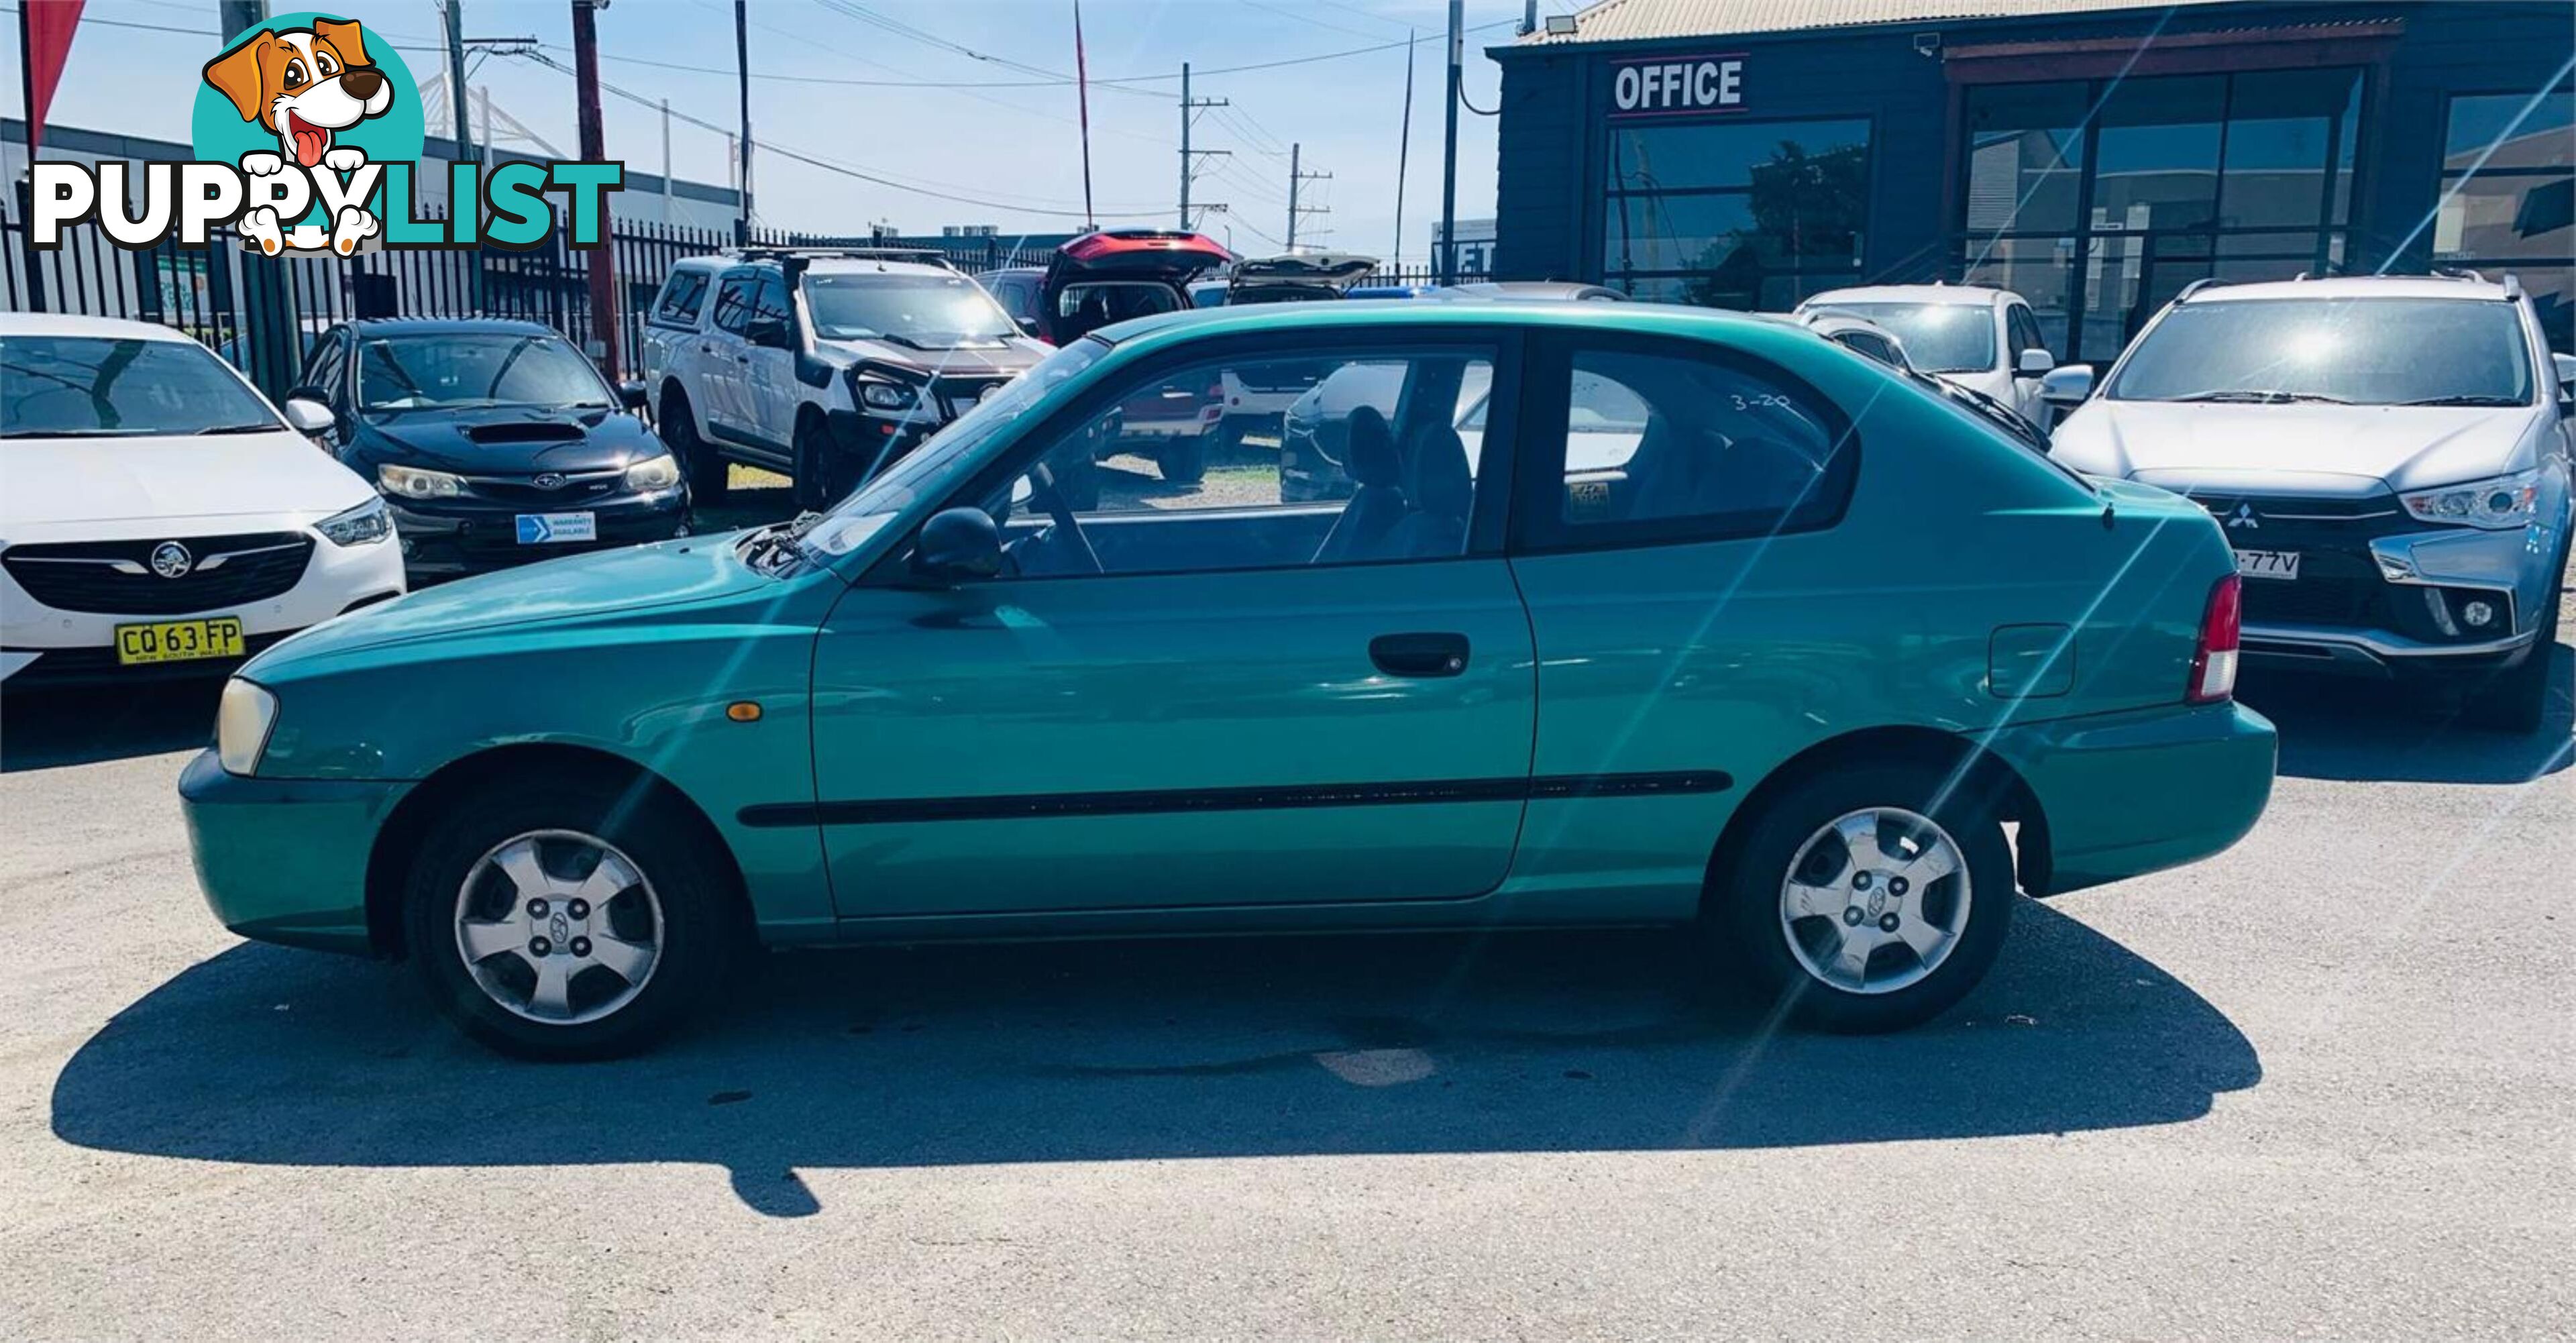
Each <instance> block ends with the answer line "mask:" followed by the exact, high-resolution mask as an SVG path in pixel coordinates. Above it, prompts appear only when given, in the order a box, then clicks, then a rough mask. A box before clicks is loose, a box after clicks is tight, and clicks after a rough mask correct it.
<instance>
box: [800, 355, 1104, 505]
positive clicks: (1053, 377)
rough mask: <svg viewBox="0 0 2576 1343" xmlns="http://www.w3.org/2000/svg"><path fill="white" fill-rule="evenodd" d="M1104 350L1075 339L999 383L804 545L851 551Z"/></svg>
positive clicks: (851, 501)
mask: <svg viewBox="0 0 2576 1343" xmlns="http://www.w3.org/2000/svg"><path fill="white" fill-rule="evenodd" d="M1107 353H1109V345H1108V342H1106V341H1100V340H1092V339H1083V340H1078V341H1075V342H1074V343H1072V344H1071V345H1067V346H1065V347H1064V348H1063V349H1061V350H1058V351H1056V352H1055V353H1054V354H1051V355H1049V356H1047V357H1046V358H1045V359H1044V360H1043V361H1041V362H1040V363H1039V364H1038V366H1037V367H1035V368H1032V369H1030V370H1029V371H1028V372H1026V373H1023V374H1021V375H1020V376H1019V377H1017V378H1014V379H1012V380H1011V381H1009V382H1007V383H1004V384H1002V386H1001V388H1000V389H999V390H996V391H994V392H992V393H991V394H989V395H987V396H986V397H985V398H984V399H983V400H981V401H978V402H976V403H975V405H974V407H973V408H972V409H970V410H968V411H967V412H966V413H965V414H963V415H960V416H958V417H957V418H956V419H955V420H953V421H951V422H950V423H949V425H948V426H947V427H946V428H944V429H941V430H940V431H939V432H938V433H936V434H933V435H931V436H930V438H929V440H928V441H927V442H924V443H923V444H922V445H921V446H920V447H918V448H915V449H913V450H912V453H911V454H910V455H909V456H907V457H905V458H904V459H903V460H902V461H899V462H896V463H895V464H894V465H893V466H890V467H888V468H886V472H885V474H884V475H881V476H879V477H877V478H876V479H875V480H872V481H869V482H868V483H867V484H866V485H864V486H861V487H860V488H859V491H858V492H857V493H856V494H853V495H851V496H850V497H849V498H847V499H844V500H842V501H841V502H840V503H839V504H837V505H835V506H834V507H833V509H832V511H831V512H829V513H826V514H824V515H823V516H822V517H821V518H819V519H817V520H816V521H814V522H813V523H812V524H811V525H809V526H807V527H806V528H805V529H804V531H803V532H802V533H801V534H800V535H801V539H802V541H803V543H804V545H805V547H806V548H807V549H809V550H812V551H814V552H817V553H819V554H822V555H846V554H849V553H850V552H851V551H853V550H856V549H857V548H859V547H860V546H861V545H863V544H865V543H866V542H867V539H868V538H869V537H871V536H874V535H876V534H877V533H878V532H879V531H881V530H883V529H884V527H885V525H886V524H887V523H889V522H892V521H893V520H894V519H895V516H896V515H897V514H899V513H901V512H903V511H904V510H905V509H907V508H910V507H911V506H912V504H913V502H914V501H915V500H916V499H919V498H920V497H921V492H922V491H923V490H924V489H927V488H931V487H933V486H935V485H936V484H937V483H939V482H941V481H944V480H946V479H947V478H948V474H947V473H948V468H949V467H950V465H951V464H953V463H955V462H957V461H958V460H959V459H961V458H964V457H966V456H967V455H968V454H970V453H972V452H974V451H975V450H977V449H979V448H981V447H983V446H984V445H985V444H987V443H990V442H991V441H993V439H995V438H996V437H998V436H1000V435H1001V434H1002V432H1003V431H1004V430H1006V429H1008V428H1009V427H1010V426H1011V425H1012V424H1013V423H1015V422H1016V421H1018V419H1019V418H1020V416H1021V415H1023V414H1025V413H1027V411H1028V410H1029V408H1030V407H1032V406H1035V405H1037V404H1038V403H1039V402H1040V401H1042V400H1044V399H1046V396H1047V394H1048V393H1049V392H1052V391H1054V390H1055V389H1056V388H1058V387H1061V386H1063V385H1064V384H1066V383H1068V382H1071V381H1072V380H1074V379H1075V378H1077V377H1079V376H1081V374H1082V372H1083V370H1085V369H1087V368H1090V367H1091V366H1092V365H1093V364H1096V363H1098V362H1100V357H1101V356H1102V355H1105V354H1107Z"/></svg>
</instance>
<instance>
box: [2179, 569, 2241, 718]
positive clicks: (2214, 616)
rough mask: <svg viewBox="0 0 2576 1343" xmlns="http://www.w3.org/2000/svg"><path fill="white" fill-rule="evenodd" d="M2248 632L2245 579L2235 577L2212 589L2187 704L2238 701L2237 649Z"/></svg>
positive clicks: (2186, 694) (2195, 652)
mask: <svg viewBox="0 0 2576 1343" xmlns="http://www.w3.org/2000/svg"><path fill="white" fill-rule="evenodd" d="M2244 630H2245V580H2244V579H2241V578H2239V577H2237V576H2236V575H2234V574H2229V575H2228V576H2226V577H2225V578H2222V579H2220V580H2218V586H2216V587H2214V588H2211V589H2210V590H2209V607H2208V609H2207V610H2205V611H2203V612H2202V613H2201V617H2200V646H2199V647H2197V648H2195V649H2193V650H2192V654H2191V687H2190V689H2188V690H2186V691H2185V692H2184V693H2183V701H2184V702H2185V703H2187V704H2219V703H2223V702H2225V701H2227V700H2231V699H2234V698H2236V649H2237V642H2238V640H2239V638H2240V636H2242V635H2243V633H2244Z"/></svg>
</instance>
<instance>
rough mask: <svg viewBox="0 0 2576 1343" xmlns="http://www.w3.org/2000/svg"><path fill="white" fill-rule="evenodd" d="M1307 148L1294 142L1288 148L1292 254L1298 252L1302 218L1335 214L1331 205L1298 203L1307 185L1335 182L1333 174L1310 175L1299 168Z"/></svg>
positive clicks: (1289, 234)
mask: <svg viewBox="0 0 2576 1343" xmlns="http://www.w3.org/2000/svg"><path fill="white" fill-rule="evenodd" d="M1305 148H1306V147H1305V146H1304V145H1301V144H1296V143H1293V142H1292V143H1291V144H1290V145H1289V146H1288V250H1289V251H1291V252H1294V251H1296V250H1297V220H1298V219H1299V218H1300V217H1302V216H1305V215H1322V214H1331V213H1332V212H1333V207H1331V206H1329V205H1299V204H1298V203H1297V197H1298V195H1299V189H1300V188H1302V187H1304V186H1305V184H1306V183H1308V182H1329V181H1332V180H1333V175H1332V174H1331V173H1310V172H1306V171H1304V170H1303V169H1301V168H1299V167H1298V166H1297V165H1298V160H1299V158H1300V157H1301V156H1302V154H1303V153H1304V151H1305Z"/></svg>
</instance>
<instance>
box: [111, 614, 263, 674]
mask: <svg viewBox="0 0 2576 1343" xmlns="http://www.w3.org/2000/svg"><path fill="white" fill-rule="evenodd" d="M245 651H247V650H246V649H244V648H243V647H242V623H241V621H240V619H239V618H237V617H234V616H214V617H211V618H209V619H205V620H163V621H157V622H155V623H153V624H150V625H119V626H117V627H116V660H117V661H118V662H119V663H120V664H122V665H124V666H128V667H133V666H139V665H141V664H143V663H147V662H187V661H190V660H193V659H196V658H237V657H240V656H241V655H242V654H243V653H244V652H245Z"/></svg>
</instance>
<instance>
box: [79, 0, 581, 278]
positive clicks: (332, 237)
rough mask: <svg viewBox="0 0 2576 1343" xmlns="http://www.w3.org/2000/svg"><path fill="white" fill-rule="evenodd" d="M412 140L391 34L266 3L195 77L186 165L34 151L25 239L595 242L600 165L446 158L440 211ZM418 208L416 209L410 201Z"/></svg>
mask: <svg viewBox="0 0 2576 1343" xmlns="http://www.w3.org/2000/svg"><path fill="white" fill-rule="evenodd" d="M426 140H427V132H426V128H425V126H424V125H423V122H422V115H421V99H420V87H419V85H418V84H417V83H416V82H414V80H413V79H412V74H411V69H410V67H409V66H407V65H405V64H404V63H403V59H402V55H401V53H399V52H396V51H395V50H394V49H393V45H392V43H390V42H388V41H386V40H384V39H383V38H382V37H381V36H379V35H376V34H372V33H370V32H369V31H368V30H367V28H366V26H365V24H363V23H362V22H360V21H359V20H356V19H349V18H343V17H340V16H338V15H332V14H321V13H311V12H306V13H297V14H285V15H280V16H278V17H276V18H274V19H271V20H269V21H268V22H266V23H264V24H262V25H260V26H259V27H257V28H254V29H251V30H250V31H248V32H246V33H244V34H242V35H241V36H240V37H239V38H237V39H235V40H234V41H232V42H230V43H227V44H226V45H225V46H224V48H223V49H222V50H220V51H218V52H217V53H215V55H214V56H213V57H212V58H211V59H209V60H208V61H207V62H206V63H205V66H204V68H203V70H202V77H201V78H200V79H199V81H198V85H197V102H196V107H195V111H194V115H193V118H192V123H191V135H190V141H191V148H192V149H193V151H194V152H195V154H196V159H195V160H194V161H192V162H177V163H171V162H159V161H152V162H142V163H122V162H117V161H114V160H108V161H103V162H100V163H97V164H94V165H93V164H89V163H81V162H65V161H48V162H41V163H38V164H36V165H35V167H34V169H33V173H32V177H33V185H34V194H35V209H34V211H33V212H32V215H31V219H30V223H31V224H32V225H33V232H32V236H33V240H34V243H35V245H36V246H37V247H40V248H54V247H59V246H61V244H62V231H63V230H64V229H65V228H67V227H70V226H72V225H75V224H79V223H82V222H85V221H87V220H90V219H95V220H96V221H97V222H98V225H99V227H100V228H101V229H102V230H104V231H105V232H106V234H107V236H108V239H109V240H110V241H112V242H114V243H115V244H116V245H118V246H120V247H125V248H129V249H135V250H141V249H145V248H152V247H159V246H162V245H163V244H165V243H168V242H171V241H173V240H176V241H177V242H178V243H180V244H181V245H183V246H189V247H205V246H209V245H211V244H212V243H213V241H215V240H216V239H218V238H220V237H222V236H224V235H226V234H231V235H235V236H238V238H239V239H240V241H241V245H242V246H244V247H246V248H252V249H256V250H257V251H259V252H261V253H264V254H266V255H269V256H278V255H282V254H289V253H301V254H307V255H321V256H342V257H348V256H355V255H357V254H358V253H360V252H362V251H376V250H379V249H402V250H412V249H430V248H472V247H484V246H489V247H498V248H503V249H507V250H514V251H524V250H527V249H530V248H534V247H538V246H541V245H543V244H544V243H545V242H546V241H547V240H548V239H549V238H550V237H551V236H552V235H553V233H554V231H555V229H556V224H557V219H556V210H555V204H554V202H553V201H551V200H549V199H548V196H547V193H549V192H553V193H557V194H559V195H560V196H561V197H562V198H563V203H564V206H565V209H564V214H565V216H566V219H565V230H564V231H565V235H566V237H565V241H567V242H568V243H570V244H571V245H572V246H574V247H584V248H587V247H596V246H598V245H599V244H600V243H601V242H602V241H603V239H604V237H605V235H606V232H607V200H606V197H607V193H608V192H611V191H615V190H618V189H619V188H620V187H621V186H622V185H623V184H624V180H625V167H624V165H623V164H620V163H615V162H599V163H584V162H571V161H553V162H543V163H540V162H533V161H527V160H517V161H512V162H507V163H503V164H500V165H498V166H496V167H495V168H494V169H493V170H492V171H491V172H490V173H489V174H486V173H484V172H483V170H482V167H481V165H480V164H476V163H451V164H448V165H447V168H446V182H445V186H446V200H445V201H444V205H445V206H446V213H445V217H443V218H442V217H439V216H438V215H437V212H436V210H435V208H434V207H435V205H436V204H437V202H435V201H433V200H424V199H423V196H422V190H421V189H422V187H423V186H424V185H425V184H424V183H423V181H422V180H421V179H422V178H423V177H424V176H425V175H427V173H435V172H436V168H435V167H431V168H429V169H428V170H427V173H424V171H423V165H422V164H421V162H420V160H421V155H422V148H423V145H424V144H425V142H426ZM425 207H426V208H425Z"/></svg>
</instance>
